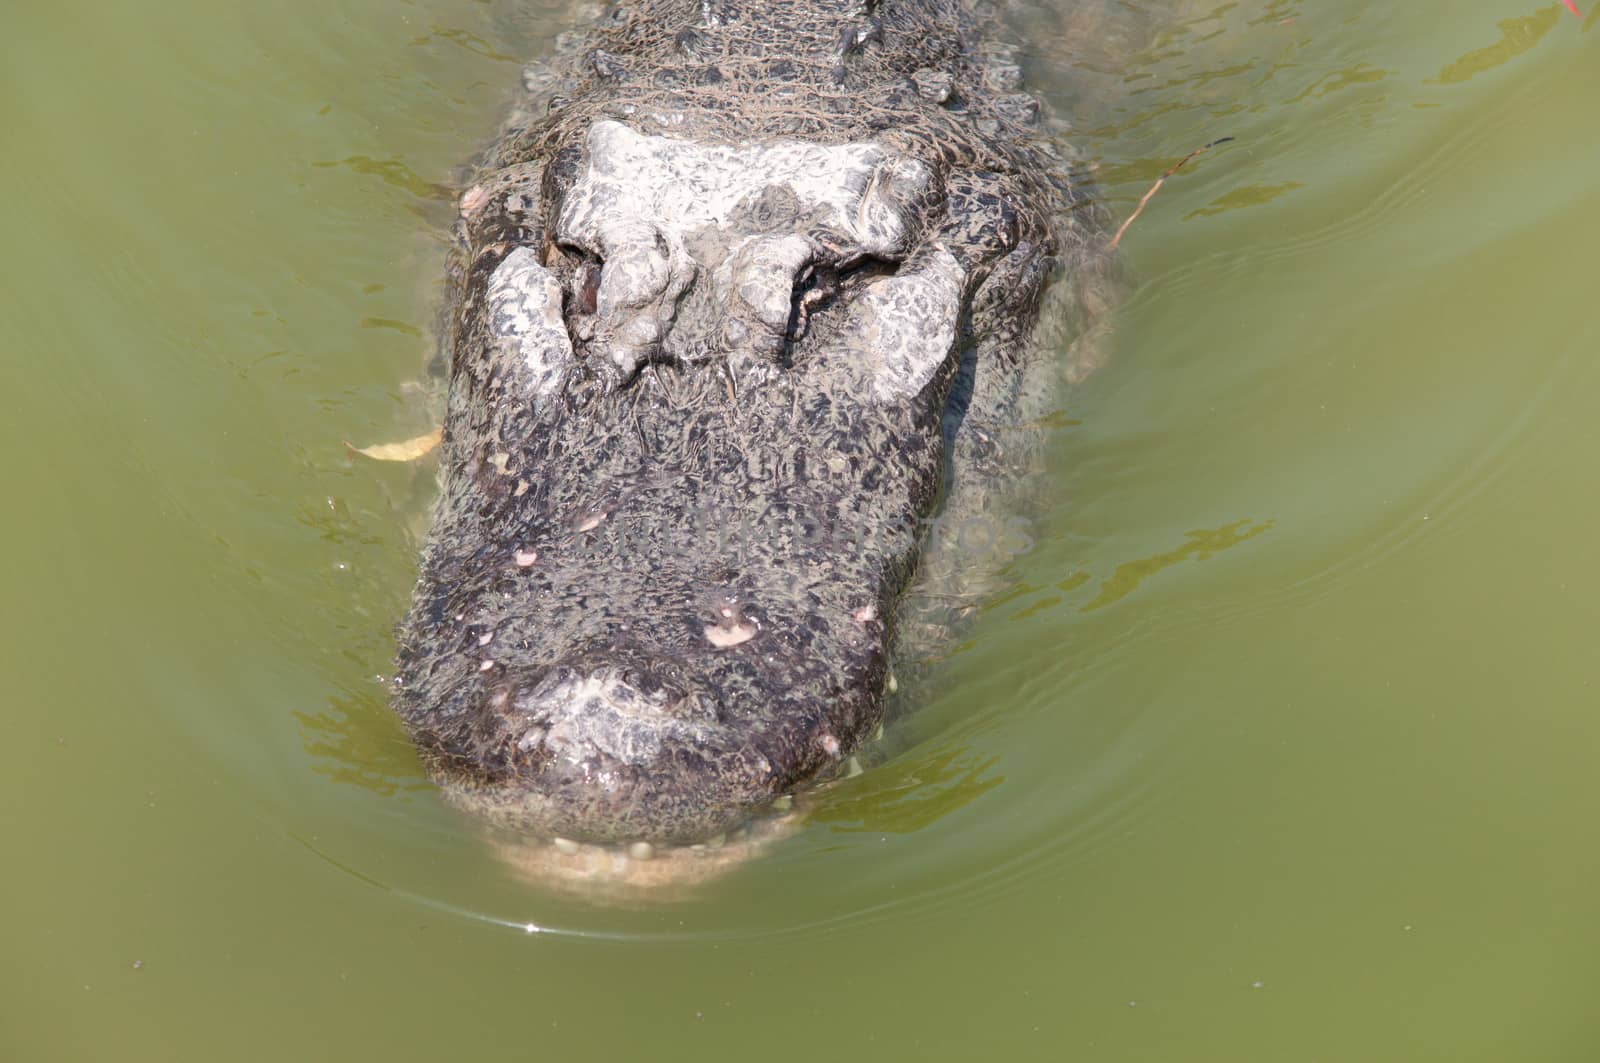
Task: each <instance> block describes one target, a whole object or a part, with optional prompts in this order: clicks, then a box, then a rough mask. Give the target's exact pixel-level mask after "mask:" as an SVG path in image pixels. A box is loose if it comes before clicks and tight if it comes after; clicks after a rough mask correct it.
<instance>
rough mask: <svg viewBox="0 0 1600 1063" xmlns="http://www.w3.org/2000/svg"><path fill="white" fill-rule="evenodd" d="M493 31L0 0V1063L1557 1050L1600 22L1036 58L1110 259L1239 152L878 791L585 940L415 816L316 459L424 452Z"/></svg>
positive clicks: (1462, 6)
mask: <svg viewBox="0 0 1600 1063" xmlns="http://www.w3.org/2000/svg"><path fill="white" fill-rule="evenodd" d="M1121 6H1122V7H1123V8H1124V9H1132V8H1130V6H1129V5H1121ZM1590 6H1591V5H1590V4H1588V3H1585V4H1583V7H1584V8H1585V13H1586V14H1588V10H1587V9H1588V8H1589V7H1590ZM518 10H519V9H518V6H517V5H515V4H513V3H511V0H494V2H490V3H480V2H471V0H414V2H412V3H406V4H394V3H378V2H376V0H324V2H322V3H316V4H313V3H304V2H300V0H290V2H287V3H284V4H279V5H257V4H229V3H223V4H216V3H209V4H200V3H196V2H192V0H183V2H177V0H174V2H169V3H163V4H138V5H135V4H112V3H109V2H105V0H99V2H94V0H87V2H85V0H77V2H72V0H69V2H66V3H62V4H57V5H29V6H27V7H26V8H19V9H18V10H14V11H12V12H11V13H10V14H9V15H8V16H7V18H6V25H7V32H6V34H5V36H4V38H3V39H0V144H3V145H4V154H5V158H6V163H5V165H4V166H3V167H0V203H4V204H5V206H4V207H3V208H0V237H3V239H4V241H5V243H4V246H5V249H6V254H5V256H4V263H3V265H0V279H3V281H4V296H3V302H0V396H3V401H4V410H5V417H4V418H3V419H0V444H3V447H4V453H5V454H6V455H7V457H8V459H9V463H10V464H9V468H10V472H9V473H8V475H7V480H6V483H7V490H6V498H7V501H8V505H7V513H6V519H5V521H4V522H3V525H0V547H3V554H4V556H5V557H6V559H7V560H6V562H5V563H4V564H3V565H0V571H3V572H4V573H5V578H4V582H3V587H4V594H5V597H4V606H5V613H4V620H3V624H4V629H3V631H0V635H3V638H0V661H3V664H4V677H5V682H6V691H7V694H6V699H5V703H6V711H5V712H4V714H3V716H0V795H3V803H0V809H3V810H4V828H3V834H0V839H3V841H4V843H5V845H4V851H5V854H6V857H7V859H6V862H5V872H4V874H3V875H0V955H3V956H4V962H3V963H0V1060H5V1061H7V1063H9V1061H11V1060H16V1061H19V1063H22V1061H29V1063H31V1061H36V1060H95V1061H98V1060H112V1059H115V1060H123V1061H143V1060H214V1059H227V1060H235V1059H237V1060H345V1059H383V1060H434V1059H458V1058H459V1059H490V1058H492V1059H634V1058H652V1059H653V1058H669V1059H757V1060H768V1059H796V1060H799V1059H817V1058H821V1059H832V1058H845V1059H849V1058H860V1059H923V1058H942V1059H967V1058H1010V1059H1072V1060H1096V1061H1100V1060H1104V1061H1124V1060H1126V1061H1147V1060H1148V1061H1166V1060H1200V1061H1208V1060H1230V1061H1231V1060H1305V1061H1344V1060H1352V1061H1389V1060H1395V1061H1413V1060H1441V1061H1458V1060H1486V1061H1500V1060H1507V1061H1524V1060H1528V1061H1555V1060H1563V1061H1564V1060H1573V1061H1580V1060H1591V1059H1596V1058H1600V1006H1597V1004H1596V1002H1595V990H1594V986H1595V984H1596V979H1597V976H1600V958H1597V957H1600V949H1597V946H1600V900H1597V899H1596V897H1597V885H1600V881H1597V880H1600V857H1597V856H1596V854H1595V852H1594V849H1593V839H1592V829H1593V813H1594V811H1595V810H1596V808H1597V807H1600V770H1597V767H1600V765H1597V753H1600V711H1597V710H1600V690H1597V689H1596V678H1597V676H1596V672H1597V667H1596V661H1597V660H1600V656H1597V654H1596V652H1595V649H1594V638H1595V630H1596V621H1597V619H1600V616H1597V614H1600V606H1597V605H1596V602H1597V601H1600V548H1597V546H1596V541H1597V535H1596V532H1597V529H1600V494H1597V492H1596V491H1595V489H1594V478H1595V475H1596V469H1597V465H1596V458H1597V456H1600V427H1597V422H1596V418H1595V415H1594V409H1595V401H1596V397H1597V396H1600V372H1597V369H1596V366H1595V363H1594V352H1595V350H1596V349H1597V346H1600V325H1597V324H1596V317H1595V314H1594V308H1593V307H1592V306H1590V305H1589V300H1590V299H1592V298H1594V295H1593V289H1594V279H1593V276H1592V270H1591V268H1590V265H1591V259H1592V255H1591V254H1590V251H1591V249H1592V248H1594V247H1595V246H1597V245H1600V193H1597V191H1596V187H1597V186H1596V184H1595V180H1594V174H1595V172H1596V167H1597V165H1600V138H1597V137H1596V136H1595V135H1594V132H1593V130H1594V118H1593V108H1594V101H1595V99H1596V98H1600V72H1597V71H1600V64H1597V63H1596V55H1595V49H1594V44H1595V41H1596V37H1595V34H1594V32H1593V29H1594V26H1595V22H1596V19H1595V18H1594V17H1590V18H1589V19H1588V20H1587V21H1580V20H1577V19H1574V18H1572V17H1571V16H1570V15H1568V14H1566V13H1565V12H1564V11H1563V10H1562V9H1561V8H1560V6H1559V5H1557V4H1555V3H1554V2H1551V3H1549V4H1546V5H1545V6H1543V7H1535V6H1519V5H1517V4H1515V3H1511V2H1510V0H1457V2H1456V3H1452V4H1444V3H1433V4H1409V5H1394V4H1387V3H1378V2H1375V0H1370V2H1369V0H1360V2H1351V3H1346V4H1341V5H1319V4H1313V3H1303V2H1296V0H1277V2H1274V3H1268V4H1226V3H1224V4H1219V5H1217V6H1216V7H1215V8H1214V9H1208V7H1207V5H1205V4H1200V3H1185V4H1172V5H1155V4H1151V5H1150V6H1149V7H1148V9H1147V13H1150V14H1154V15H1157V16H1159V18H1160V20H1162V21H1164V22H1166V23H1167V26H1166V28H1165V29H1164V30H1163V31H1162V32H1161V34H1160V36H1159V37H1158V38H1157V39H1155V40H1153V41H1143V42H1140V41H1137V40H1136V39H1135V38H1134V37H1129V38H1128V39H1129V40H1130V41H1133V45H1132V54H1119V53H1120V52H1121V51H1123V49H1122V48H1121V46H1119V45H1118V43H1117V42H1118V40H1120V38H1115V35H1114V34H1113V35H1108V36H1104V37H1097V38H1096V39H1095V40H1093V41H1084V40H1080V39H1075V38H1072V37H1070V36H1069V37H1064V38H1063V37H1058V36H1050V37H1048V38H1046V37H1044V36H1042V35H1041V37H1040V39H1036V40H1035V41H1034V43H1033V46H1032V48H1031V50H1030V53H1029V55H1030V68H1031V70H1030V72H1031V75H1032V76H1033V77H1034V79H1035V83H1036V84H1040V85H1043V86H1045V87H1046V88H1047V90H1050V91H1048V92H1047V94H1048V95H1051V96H1052V99H1053V101H1054V102H1055V104H1056V105H1057V107H1058V108H1059V109H1060V110H1062V111H1063V112H1066V113H1069V114H1070V115H1071V116H1072V117H1073V118H1074V124H1075V125H1076V127H1077V130H1078V136H1079V140H1080V143H1081V144H1082V145H1083V146H1084V148H1085V150H1086V151H1087V152H1088V153H1089V154H1090V155H1092V156H1094V157H1096V158H1098V159H1100V160H1102V174H1103V176H1104V178H1105V187H1106V192H1107V194H1108V196H1110V197H1111V198H1112V200H1113V202H1114V205H1115V207H1116V210H1117V212H1118V214H1119V216H1125V215H1126V213H1127V212H1128V211H1130V210H1131V209H1132V207H1133V205H1134V203H1135V202H1136V201H1137V200H1138V198H1139V196H1140V195H1141V194H1142V193H1143V192H1144V190H1145V189H1146V188H1147V187H1148V186H1149V183H1150V182H1151V181H1152V180H1153V179H1154V178H1155V176H1156V175H1158V174H1159V173H1160V172H1161V171H1162V170H1163V169H1165V168H1166V167H1167V166H1169V165H1170V164H1171V163H1172V162H1174V161H1176V160H1177V159H1178V158H1179V157H1181V156H1182V155H1183V154H1184V153H1186V152H1187V151H1189V150H1190V149H1191V148H1194V147H1197V146H1198V145H1199V144H1201V143H1204V142H1205V141H1207V140H1210V139H1212V138H1214V137H1217V136H1221V135H1225V134H1227V135H1232V136H1234V137H1236V138H1237V139H1236V141H1235V142H1233V143H1232V144H1229V145H1226V146H1225V147H1221V148H1218V149H1216V150H1215V151H1212V152H1210V153H1208V154H1206V155H1204V156H1202V157H1201V158H1198V159H1196V160H1195V161H1194V162H1192V163H1190V164H1189V166H1188V167H1187V168H1185V169H1184V170H1183V171H1182V172H1181V173H1180V174H1179V175H1178V176H1177V177H1176V178H1174V179H1173V180H1172V181H1171V182H1169V183H1168V185H1167V186H1166V188H1164V189H1163V190H1162V192H1161V193H1160V194H1159V195H1158V196H1156V198H1155V199H1154V200H1153V201H1152V203H1151V205H1150V207H1149V208H1148V209H1147V211H1146V212H1145V214H1144V215H1143V217H1141V218H1140V219H1139V221H1138V222H1137V223H1135V224H1134V226H1133V227H1132V228H1131V229H1130V230H1129V233H1128V236H1127V238H1126V242H1125V246H1126V252H1127V260H1128V266H1129V269H1130V271H1131V273H1132V274H1133V275H1134V276H1136V277H1137V278H1138V280H1139V287H1138V289H1137V291H1136V293H1135V294H1134V295H1133V297H1132V298H1131V299H1130V300H1129V301H1128V302H1127V303H1126V304H1125V305H1123V306H1122V307H1121V309H1120V310H1119V316H1118V321H1117V353H1116V356H1115V357H1114V359H1113V360H1112V362H1111V364H1110V365H1109V366H1108V367H1107V368H1106V369H1105V370H1104V371H1103V372H1102V373H1100V374H1099V375H1098V376H1096V377H1094V378H1093V379H1091V380H1090V381H1089V383H1087V384H1086V385H1085V386H1084V387H1083V388H1082V389H1081V390H1079V391H1078V392H1077V393H1075V394H1074V395H1072V396H1071V397H1070V398H1069V399H1068V400H1067V403H1066V406H1065V408H1064V411H1063V416H1062V417H1061V418H1060V423H1061V427H1060V428H1059V430H1058V432H1057V434H1056V437H1055V439H1054V440H1053V450H1052V454H1053V461H1054V464H1055V470H1054V476H1055V479H1054V481H1053V486H1052V488H1051V493H1052V497H1053V498H1054V499H1055V500H1056V501H1055V503H1054V506H1053V508H1052V509H1051V510H1050V511H1049V512H1048V513H1047V514H1045V516H1044V519H1042V520H1041V521H1040V522H1039V524H1038V525H1037V527H1036V528H1035V532H1036V538H1037V545H1036V547H1035V548H1034V549H1033V551H1032V552H1031V553H1029V554H1027V555H1026V556H1024V557H1022V558H1020V559H1019V560H1017V561H1016V562H1015V563H1014V565H1013V566H1012V569H1011V570H1010V572H1009V573H1008V577H1009V585H1010V587H1011V590H1010V592H1009V593H1007V594H1005V595H1003V596H1001V597H1000V598H999V599H997V600H996V601H994V602H993V603H991V604H990V606H989V607H988V608H987V609H986V610H985V612H984V614H983V615H982V617H981V618H980V620H979V622H978V624H977V625H976V627H975V628H974V630H973V631H972V632H971V633H970V636H969V637H968V638H967V640H966V641H965V642H963V643H962V645H960V646H959V647H956V648H954V649H953V651H952V652H951V654H950V657H949V659H948V661H947V662H946V663H945V664H944V665H943V666H942V668H941V669H940V671H939V673H938V682H937V683H936V684H935V688H934V690H933V691H932V692H925V693H924V694H923V695H922V696H921V700H924V701H926V705H925V706H924V707H923V709H922V710H921V711H920V712H919V713H918V714H916V715H914V716H913V717H911V719H910V721H909V722H908V723H906V724H905V725H904V727H903V729H902V733H901V735H899V736H898V738H899V741H898V743H897V748H899V749H900V750H901V751H900V752H898V753H897V754H896V755H895V756H894V758H893V759H891V760H890V761H889V762H888V763H887V764H884V765H882V766H880V767H877V768H875V769H874V770H871V771H869V772H867V773H866V774H864V775H861V776H859V777H857V778H854V779H851V780H849V781H847V782H845V783H844V784H842V785H839V786H838V787H836V788H835V789H833V790H831V791H829V792H828V793H827V794H826V795H825V796H824V797H823V798H822V800H821V808H820V809H819V811H818V813H817V816H816V818H815V821H814V822H813V823H812V825H811V826H810V827H809V828H808V829H807V830H806V831H805V832H803V833H802V834H800V835H799V836H798V837H796V838H793V839H791V840H790V841H788V842H786V843H785V844H784V845H783V846H782V847H780V848H779V849H778V851H777V852H776V853H775V854H773V855H772V856H771V857H770V858H768V859H766V860H764V861H761V862H759V863H757V864H755V865H753V866H750V867H748V868H746V869H744V870H742V871H740V872H739V873H737V874H735V875H733V876H731V877H728V878H726V879H723V880H721V881H719V882H717V883H715V884H713V885H712V886H710V887H708V888H706V889H705V890H704V891H703V892H701V893H700V894H699V895H697V896H695V897H693V898H691V899H689V900H685V901H682V902H680V903H677V904H672V905H668V906H665V907H657V908H647V909H639V910H618V909H613V908H604V907H596V906H592V905H585V904H583V903H580V902H577V901H574V900H571V899H563V898H560V897H554V896H549V895H544V894H540V893H538V892H536V891H533V890H531V889H530V888H529V887H528V886H526V885H524V884H522V883H520V882H519V881H518V880H517V879H516V878H515V877H514V876H513V875H511V874H510V873H509V872H508V871H507V870H506V868H505V867H504V866H502V865H501V864H500V863H499V862H498V861H497V860H496V858H495V857H494V855H493V854H492V853H491V852H489V851H487V850H486V849H485V848H484V847H483V846H482V844H481V843H480V842H479V841H478V839H477V838H476V837H475V836H474V835H473V834H472V833H471V832H470V831H469V830H468V829H466V827H465V826H464V825H463V824H462V823H461V822H460V821H459V820H458V819H456V818H455V817H454V816H453V815H452V814H451V813H450V812H449V811H448V810H446V809H445V808H443V807H441V806H440V804H439V803H438V801H437V800H436V798H435V796H434V795H433V793H432V791H431V790H430V789H429V787H428V786H427V785H426V784H425V782H424V781H423V780H422V778H421V776H420V773H419V771H418V769H417V766H416V764H415V762H414V760H413V758H412V755H411V752H410V748H409V746H408V745H407V743H406V741H405V739H404V736H403V735H402V733H401V731H400V729H399V727H398V726H397V725H396V724H395V722H394V721H393V720H391V719H390V717H389V716H388V714H387V711H386V709H385V706H384V701H383V696H382V690H381V687H380V686H379V684H378V682H377V679H376V677H377V676H379V675H381V674H383V673H384V672H386V670H387V668H388V661H389V655H390V652H391V641H390V635H389V632H390V630H391V628H392V625H393V623H394V621H395V620H396V619H397V617H398V616H399V615H400V614H401V612H402V611H403V609H404V606H405V602H406V597H407V594H408V591H409V586H410V581H411V578H412V573H413V565H414V560H415V551H416V542H415V539H414V533H413V530H412V529H413V527H414V524H415V521H416V514H417V511H418V505H419V500H418V498H417V495H416V491H417V488H416V484H415V477H414V474H413V472H412V471H411V470H408V469H404V468H400V467H397V466H380V465H376V464H373V463H362V464H356V463H353V462H352V461H351V460H350V459H349V458H348V457H347V455H346V453H345V451H344V449H343V447H342V446H341V440H345V439H351V440H356V441H359V442H370V441H373V440H382V439H395V438H404V437H406V436H409V435H414V434H417V433H420V432H422V431H425V430H426V429H427V428H428V427H430V420H429V418H430V412H429V411H428V410H427V409H426V408H425V407H424V406H423V404H421V403H420V402H419V401H418V399H417V398H416V396H415V395H414V394H413V393H412V391H411V390H410V389H409V388H408V381H411V380H413V379H414V378H415V376H416V375H417V371H418V367H419V365H420V364H421V361H422V359H423V356H424V354H425V352H426V348H427V342H428V341H427V332H428V326H429V324H430V322H431V319H432V313H433V308H434V306H435V305H436V292H437V288H436V279H437V277H438V275H439V272H440V260H441V254H442V234H443V233H444V231H445V229H446V227H447V224H448V220H449V217H450V214H451V209H452V208H451V204H450V197H451V195H452V192H451V184H452V181H453V180H454V176H453V175H454V172H455V167H456V166H457V165H458V164H459V163H461V162H462V161H464V160H465V159H466V158H468V157H469V156H470V155H471V154H472V152H474V151H475V150H476V149H478V148H479V147H480V146H482V145H483V144H484V143H485V142H486V140H487V138H489V137H490V136H491V135H492V132H493V130H494V128H495V125H496V123H497V121H498V118H499V114H500V111H501V108H502V105H503V101H504V100H505V98H506V93H507V91H508V89H509V87H510V86H511V85H512V84H513V83H514V81H515V78H516V76H517V70H518V63H519V60H520V59H521V58H522V57H524V56H528V55H532V54H535V53H537V52H538V51H539V50H540V49H541V48H543V47H544V42H546V41H548V39H549V38H550V37H552V36H553V35H554V34H555V33H556V32H558V31H559V30H561V29H562V28H564V27H565V25H566V19H567V17H568V16H566V15H565V14H563V13H561V12H560V11H559V10H558V9H557V8H556V7H555V6H551V7H549V8H548V9H532V10H531V11H530V10H528V9H526V8H521V9H520V10H521V11H522V12H523V13H522V14H520V15H519V14H517V11H518ZM1114 38H1115V39H1114ZM1113 57H1114V58H1113ZM1066 69H1076V70H1077V71H1078V73H1079V74H1080V75H1081V76H1079V77H1076V78H1068V77H1065V76H1063V74H1062V71H1063V70H1066ZM530 925H531V926H532V927H533V928H535V932H531V933H530V932H529V931H528V930H527V929H526V928H527V927H528V926H530Z"/></svg>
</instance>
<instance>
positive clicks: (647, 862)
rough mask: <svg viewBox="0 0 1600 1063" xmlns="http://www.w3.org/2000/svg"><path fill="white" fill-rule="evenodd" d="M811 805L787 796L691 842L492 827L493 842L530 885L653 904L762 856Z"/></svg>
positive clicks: (600, 899)
mask: <svg viewBox="0 0 1600 1063" xmlns="http://www.w3.org/2000/svg"><path fill="white" fill-rule="evenodd" d="M806 804H807V802H806V801H805V799H804V798H801V799H799V800H795V799H790V798H780V799H779V800H778V801H776V802H774V803H773V805H772V806H771V807H769V808H768V809H767V810H766V811H764V812H762V813H761V814H759V815H756V816H753V817H751V818H750V819H749V820H746V821H745V822H744V823H741V824H740V825H738V826H737V827H734V828H733V829H731V830H729V831H728V832H727V833H726V834H723V835H719V836H717V837H715V838H711V839H709V840H707V841H703V842H695V843H693V844H690V845H665V844H652V843H650V842H630V843H616V844H597V843H593V842H577V841H571V840H570V839H566V838H535V837H523V836H517V835H514V834H510V833H509V832H502V831H496V830H493V829H492V828H488V829H487V830H486V832H487V835H488V836H487V839H486V840H487V841H488V843H489V846H490V848H491V849H492V851H493V852H494V853H495V855H496V856H497V857H498V858H499V859H500V861H501V862H502V863H504V864H505V865H506V866H507V867H508V868H509V869H510V871H511V873H512V874H513V875H514V876H515V877H517V878H518V879H520V880H522V881H524V882H526V883H528V884H529V885H532V886H536V887H538V888H540V889H543V890H548V891H550V892H555V893H562V894H567V895H570V896H573V897H576V898H580V899H582V900H585V901H588V902H590V903H595V904H607V905H625V906H645V905H652V904H661V903H669V902H672V901H676V900H681V899H683V898H685V897H687V896H689V895H690V894H691V893H692V892H693V891H694V890H695V889H696V888H697V887H700V886H703V885H706V884H707V883H710V882H712V881H714V880H716V879H719V878H721V877H722V876H723V875H726V874H728V873H729V872H731V871H733V870H735V869H736V868H739V867H742V866H744V865H745V864H746V863H748V862H750V861H752V860H755V859H757V858H758V857H760V856H761V855H762V854H763V853H764V852H766V850H767V849H769V848H770V847H771V846H773V845H775V844H776V843H777V842H779V841H781V840H782V839H784V838H787V837H789V836H790V835H792V834H794V833H795V832H797V831H798V830H799V829H800V828H801V826H803V825H804V823H805V821H806V818H807V815H808V809H807V807H806Z"/></svg>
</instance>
